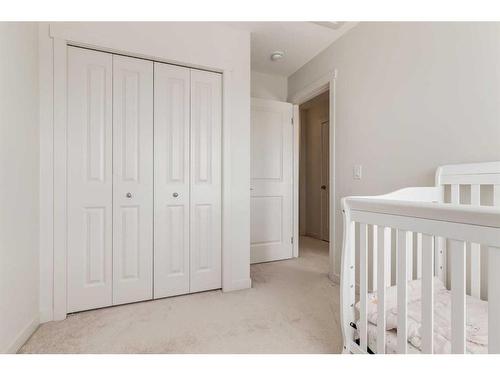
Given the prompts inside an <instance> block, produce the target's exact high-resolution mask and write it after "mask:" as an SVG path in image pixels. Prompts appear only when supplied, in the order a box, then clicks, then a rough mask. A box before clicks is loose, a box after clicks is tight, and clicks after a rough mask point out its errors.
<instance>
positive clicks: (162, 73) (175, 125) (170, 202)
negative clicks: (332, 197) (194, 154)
mask: <svg viewBox="0 0 500 375" xmlns="http://www.w3.org/2000/svg"><path fill="white" fill-rule="evenodd" d="M154 69H155V85H154V92H155V93H154V102H155V107H154V127H155V140H154V143H155V148H154V153H155V156H154V160H155V161H154V168H155V223H154V225H155V231H154V248H155V250H154V271H155V273H154V275H155V276H154V279H155V280H154V285H155V287H154V298H162V297H168V296H173V295H178V294H185V293H189V216H190V212H189V202H190V196H189V194H190V192H189V146H190V145H189V139H190V134H189V121H190V118H189V117H190V113H189V99H190V98H189V90H190V86H189V69H187V68H183V67H178V66H173V65H167V64H162V63H155V64H154Z"/></svg>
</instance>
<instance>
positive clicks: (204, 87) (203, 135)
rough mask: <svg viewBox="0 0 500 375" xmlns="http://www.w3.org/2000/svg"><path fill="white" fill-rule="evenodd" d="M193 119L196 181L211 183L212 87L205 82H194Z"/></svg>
mask: <svg viewBox="0 0 500 375" xmlns="http://www.w3.org/2000/svg"><path fill="white" fill-rule="evenodd" d="M192 100H193V103H192V108H193V111H192V116H193V118H192V121H193V123H194V126H195V127H196V130H195V131H194V132H193V136H194V143H195V147H194V154H195V164H194V168H195V170H194V174H195V179H196V183H207V184H209V183H210V180H211V177H212V158H213V156H212V143H213V139H212V126H213V124H212V120H213V119H212V108H211V107H212V103H213V98H212V87H211V85H210V84H207V83H205V82H195V83H194V97H193V99H192Z"/></svg>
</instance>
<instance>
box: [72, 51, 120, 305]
mask: <svg viewBox="0 0 500 375" xmlns="http://www.w3.org/2000/svg"><path fill="white" fill-rule="evenodd" d="M112 65H113V57H112V55H110V54H106V53H102V52H96V51H90V50H86V49H81V48H75V47H68V114H67V116H68V125H67V144H68V151H67V158H68V159H67V163H68V165H67V178H68V182H67V199H68V213H67V215H68V216H67V236H68V238H67V243H68V258H67V262H68V278H67V295H68V297H67V310H68V312H73V311H80V310H88V309H92V308H97V307H102V306H109V305H111V304H112V288H113V280H112V266H113V263H112V261H113V259H112V257H113V255H112V254H113V250H112V240H113V239H112V233H113V232H112V225H113V211H112V205H113V199H112V197H113V166H112V160H113V159H112V152H113V150H112V146H113V142H112V134H113V131H112V126H113V124H112V113H113V112H112V84H113V82H112V81H113V80H112V68H113V67H112Z"/></svg>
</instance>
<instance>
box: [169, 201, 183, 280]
mask: <svg viewBox="0 0 500 375" xmlns="http://www.w3.org/2000/svg"><path fill="white" fill-rule="evenodd" d="M184 211H185V208H184V206H183V205H178V206H175V205H168V206H167V225H166V228H165V232H166V233H165V234H166V238H167V241H168V249H165V250H168V253H169V257H168V259H169V262H168V265H167V268H166V270H165V271H166V273H167V276H178V275H182V274H184V273H185V271H186V264H185V262H184V249H185V248H186V247H187V246H186V245H187V244H186V243H185V231H186V228H184V227H185V225H184V223H185V212H184Z"/></svg>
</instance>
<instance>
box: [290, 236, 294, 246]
mask: <svg viewBox="0 0 500 375" xmlns="http://www.w3.org/2000/svg"><path fill="white" fill-rule="evenodd" d="M290 242H291V243H292V245H293V237H290Z"/></svg>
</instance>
